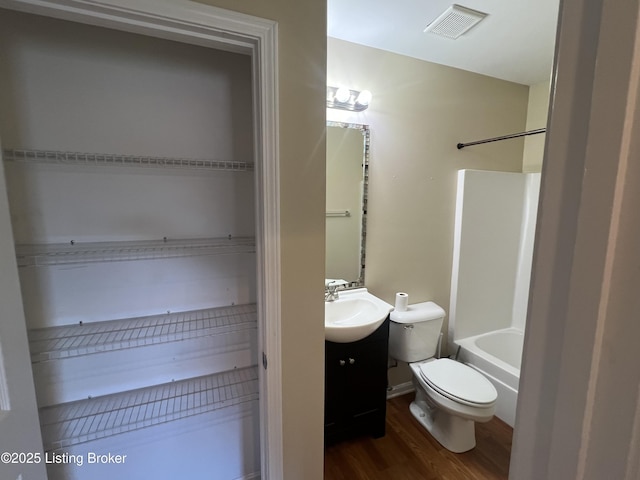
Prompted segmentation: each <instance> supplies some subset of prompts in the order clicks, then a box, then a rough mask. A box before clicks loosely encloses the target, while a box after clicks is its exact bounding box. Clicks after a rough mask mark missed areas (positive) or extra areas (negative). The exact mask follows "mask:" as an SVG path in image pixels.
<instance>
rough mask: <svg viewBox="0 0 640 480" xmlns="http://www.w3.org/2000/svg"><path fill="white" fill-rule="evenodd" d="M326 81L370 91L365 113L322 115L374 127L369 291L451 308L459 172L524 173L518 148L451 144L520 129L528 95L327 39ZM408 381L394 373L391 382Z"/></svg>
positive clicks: (514, 144) (517, 143) (519, 143)
mask: <svg viewBox="0 0 640 480" xmlns="http://www.w3.org/2000/svg"><path fill="white" fill-rule="evenodd" d="M327 75H328V78H327V80H328V84H329V85H336V86H337V85H342V84H344V85H345V86H349V87H351V88H354V89H369V90H371V91H372V93H373V100H372V102H371V106H370V107H369V109H368V110H366V111H365V112H363V113H360V114H347V112H343V111H335V110H328V111H327V112H328V113H327V115H328V117H329V119H330V120H338V121H339V120H342V121H354V122H357V123H364V124H368V125H370V126H371V166H370V184H369V185H370V187H369V210H368V222H367V268H366V276H365V283H366V286H367V287H368V288H369V290H370V291H371V292H372V293H374V294H375V295H378V296H380V297H381V298H383V299H384V300H386V301H388V302H390V303H393V302H394V298H395V292H397V291H405V292H407V293H408V294H409V301H410V303H415V302H421V301H427V300H433V301H435V302H436V303H438V304H439V305H441V306H442V307H444V308H445V310H448V309H449V292H450V279H451V260H452V246H453V219H454V210H455V194H456V193H455V191H456V172H457V171H458V170H459V169H463V168H474V169H486V170H503V171H514V172H518V171H521V169H522V154H523V145H524V141H523V139H522V138H520V139H515V140H509V141H503V142H496V143H490V144H485V145H479V146H474V147H466V148H464V149H462V150H458V149H457V148H456V145H457V143H458V142H469V141H473V140H479V139H483V138H489V137H495V136H498V135H504V134H507V133H513V132H519V131H522V130H523V129H524V128H525V124H526V115H527V102H528V93H529V88H528V87H527V86H524V85H518V84H514V83H509V82H505V81H502V80H497V79H493V78H489V77H486V76H482V75H478V74H474V73H469V72H465V71H462V70H457V69H454V68H450V67H445V66H442V65H436V64H432V63H428V62H424V61H420V60H415V59H412V58H409V57H405V56H401V55H397V54H393V53H389V52H384V51H381V50H376V49H373V48H369V47H364V46H360V45H355V44H353V43H348V42H345V41H341V40H337V39H333V38H329V39H328V66H327ZM446 330H447V327H446V325H445V327H444V331H445V332H446ZM409 379H410V375H409V374H408V370H407V369H406V368H401V369H400V370H399V371H393V370H392V374H391V377H390V381H391V384H398V383H402V382H404V381H407V380H409Z"/></svg>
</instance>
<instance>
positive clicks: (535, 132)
mask: <svg viewBox="0 0 640 480" xmlns="http://www.w3.org/2000/svg"><path fill="white" fill-rule="evenodd" d="M546 131H547V129H546V128H538V129H536V130H529V131H528V132H520V133H512V134H510V135H503V136H502V137H494V138H487V139H485V140H477V141H475V142H469V143H459V144H458V150H461V149H463V148H464V147H469V146H471V145H479V144H481V143H489V142H497V141H500V140H508V139H510V138H517V137H524V136H526V135H536V134H538V133H544V132H546Z"/></svg>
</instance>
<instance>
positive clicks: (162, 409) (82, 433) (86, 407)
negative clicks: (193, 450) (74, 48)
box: [40, 366, 259, 451]
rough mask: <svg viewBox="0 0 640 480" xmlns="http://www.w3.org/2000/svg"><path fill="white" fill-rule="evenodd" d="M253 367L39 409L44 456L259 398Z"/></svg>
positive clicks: (256, 370)
mask: <svg viewBox="0 0 640 480" xmlns="http://www.w3.org/2000/svg"><path fill="white" fill-rule="evenodd" d="M258 391H259V390H258V367H257V366H252V367H248V368H242V369H237V370H231V371H228V372H223V373H218V374H215V375H207V376H204V377H198V378H193V379H188V380H181V381H177V382H171V383H165V384H162V385H157V386H153V387H147V388H141V389H138V390H130V391H127V392H121V393H116V394H112V395H105V396H102V397H95V398H89V399H86V400H80V401H76V402H71V403H65V404H61V405H56V406H53V407H45V408H42V409H40V423H41V426H42V436H43V442H44V448H45V450H47V451H51V450H57V449H60V448H65V447H69V446H72V445H78V444H80V443H85V442H90V441H92V440H97V439H100V438H105V437H110V436H113V435H118V434H121V433H126V432H131V431H133V430H139V429H142V428H147V427H151V426H154V425H159V424H162V423H166V422H171V421H174V420H180V419H183V418H187V417H191V416H193V415H199V414H202V413H207V412H212V411H214V410H218V409H221V408H225V407H230V406H232V405H238V404H240V403H244V402H249V401H253V400H257V399H258Z"/></svg>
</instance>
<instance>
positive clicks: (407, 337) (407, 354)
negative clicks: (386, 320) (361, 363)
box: [389, 302, 445, 363]
mask: <svg viewBox="0 0 640 480" xmlns="http://www.w3.org/2000/svg"><path fill="white" fill-rule="evenodd" d="M444 316H445V311H444V309H443V308H442V307H440V306H439V305H437V304H435V303H433V302H423V303H416V304H413V305H409V306H408V307H407V309H406V310H405V311H403V312H400V311H397V310H394V311H392V312H391V324H390V325H389V356H390V357H391V358H395V359H396V360H400V361H402V362H407V363H412V362H417V361H420V360H426V359H428V358H431V357H433V356H434V355H435V354H436V350H437V348H438V340H439V338H440V332H441V330H442V321H443V320H444Z"/></svg>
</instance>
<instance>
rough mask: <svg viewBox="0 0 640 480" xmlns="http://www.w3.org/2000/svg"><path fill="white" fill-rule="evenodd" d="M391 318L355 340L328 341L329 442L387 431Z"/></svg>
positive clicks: (326, 402)
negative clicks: (388, 358) (388, 357)
mask: <svg viewBox="0 0 640 480" xmlns="http://www.w3.org/2000/svg"><path fill="white" fill-rule="evenodd" d="M388 350H389V319H388V318H387V320H385V322H384V323H383V324H382V325H381V326H380V327H379V328H378V329H377V330H376V331H375V332H374V333H372V334H371V335H369V336H368V337H366V338H363V339H362V340H358V341H357V342H352V343H335V342H329V341H325V398H324V431H325V442H326V443H331V442H333V441H335V440H338V439H340V438H343V437H346V436H350V435H354V434H369V435H372V436H373V437H376V438H378V437H382V436H384V434H385V416H386V401H387V355H388Z"/></svg>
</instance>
